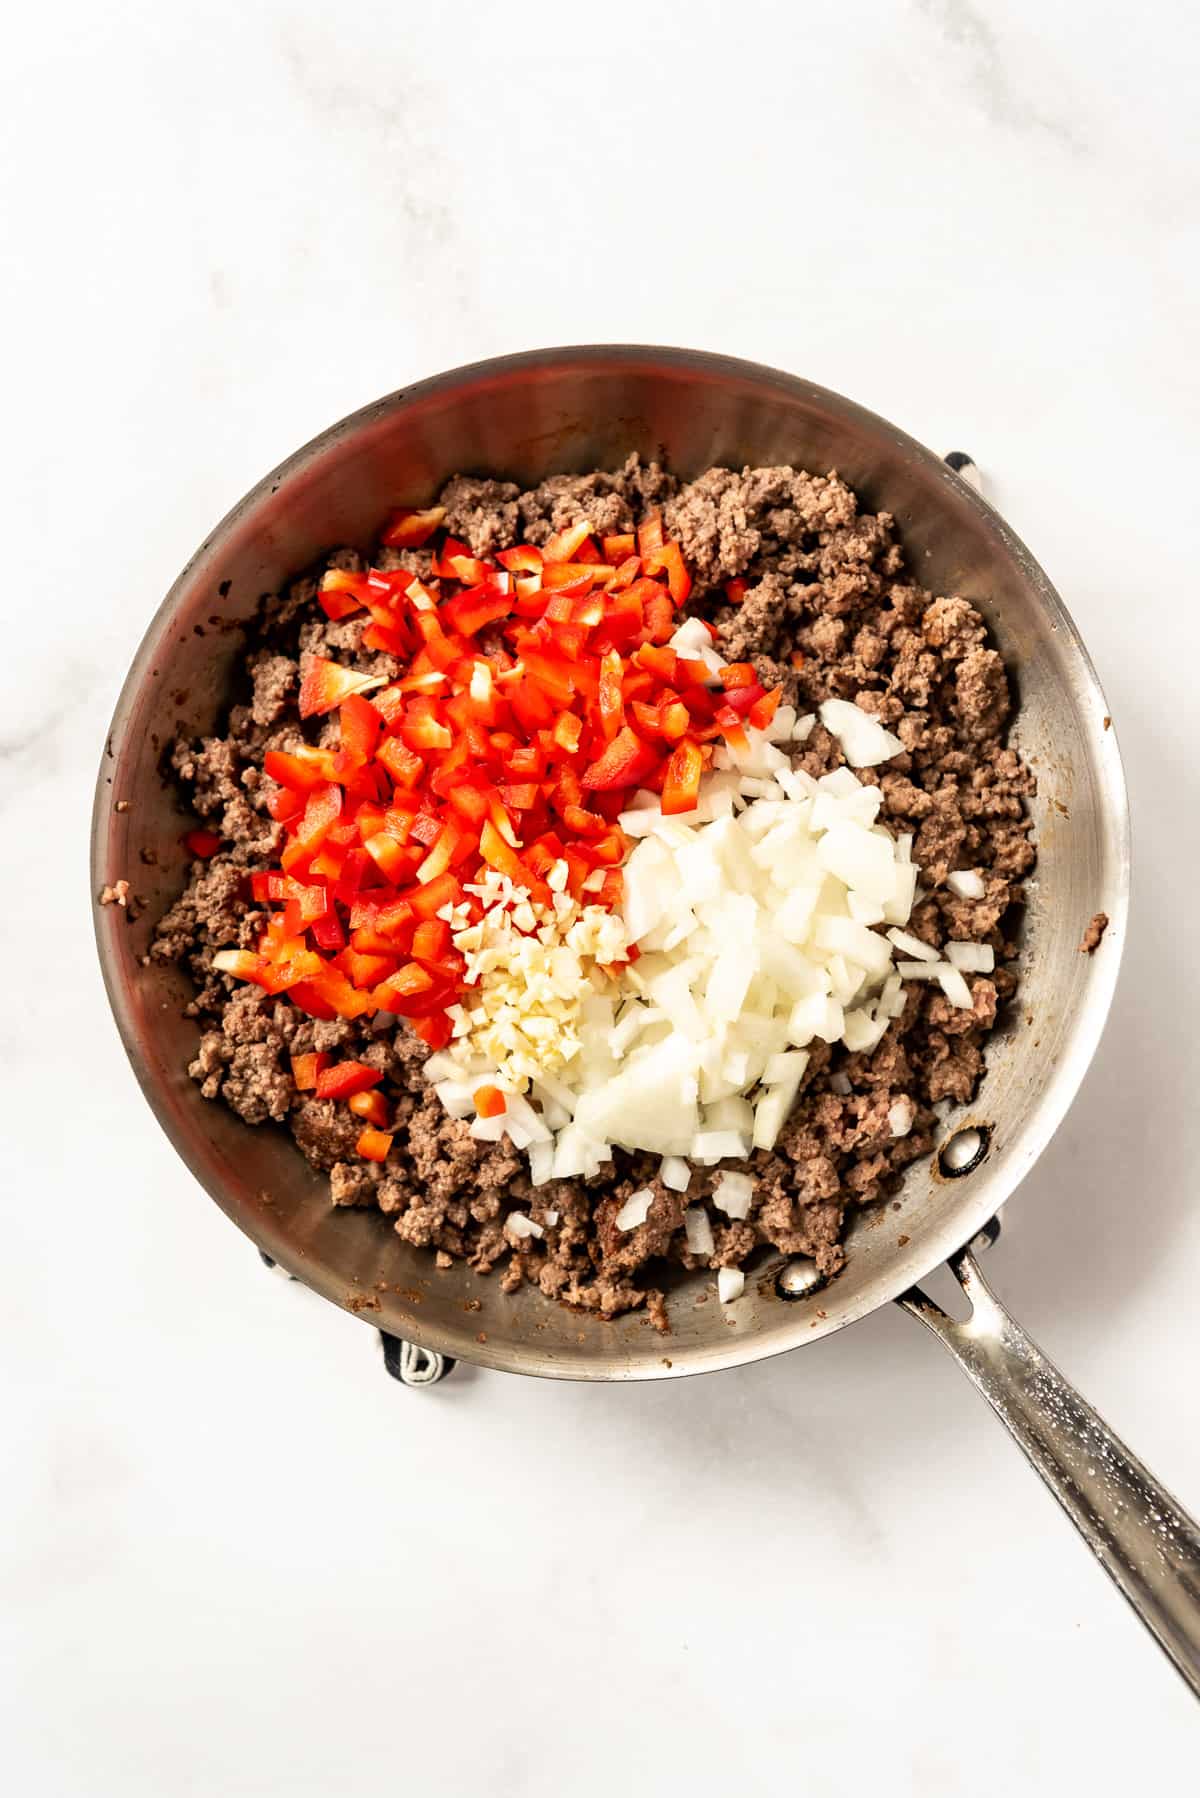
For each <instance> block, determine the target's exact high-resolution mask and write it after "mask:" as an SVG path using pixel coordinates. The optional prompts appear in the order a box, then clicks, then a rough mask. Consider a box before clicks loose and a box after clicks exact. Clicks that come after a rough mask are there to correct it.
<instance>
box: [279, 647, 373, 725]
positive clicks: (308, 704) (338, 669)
mask: <svg viewBox="0 0 1200 1798" xmlns="http://www.w3.org/2000/svg"><path fill="white" fill-rule="evenodd" d="M384 680H385V677H384V676H383V675H382V674H363V673H361V672H360V671H359V670H357V669H354V668H343V667H342V665H341V664H340V663H339V662H330V661H328V660H327V659H326V657H325V656H310V657H309V659H308V661H307V663H306V665H305V670H304V675H303V678H302V679H301V682H300V716H301V717H302V718H315V717H318V716H319V715H320V714H321V713H322V712H332V710H333V708H334V706H338V705H341V703H342V701H343V700H344V699H348V698H349V696H350V694H351V693H365V692H368V691H369V690H370V689H371V688H372V687H382V686H383V685H384Z"/></svg>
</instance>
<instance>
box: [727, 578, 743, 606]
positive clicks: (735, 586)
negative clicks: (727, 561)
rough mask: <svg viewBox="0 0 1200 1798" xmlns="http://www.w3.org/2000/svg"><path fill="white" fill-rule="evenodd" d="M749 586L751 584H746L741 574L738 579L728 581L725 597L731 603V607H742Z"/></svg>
mask: <svg viewBox="0 0 1200 1798" xmlns="http://www.w3.org/2000/svg"><path fill="white" fill-rule="evenodd" d="M748 584H749V583H748V582H746V581H744V580H743V579H742V577H741V575H740V574H739V575H738V576H737V577H736V579H735V580H732V581H726V583H725V597H726V599H727V600H728V601H729V603H730V605H731V606H740V605H741V603H742V601H743V600H744V599H745V597H746V588H747V585H748Z"/></svg>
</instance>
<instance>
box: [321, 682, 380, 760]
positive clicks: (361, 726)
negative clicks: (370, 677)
mask: <svg viewBox="0 0 1200 1798" xmlns="http://www.w3.org/2000/svg"><path fill="white" fill-rule="evenodd" d="M338 724H339V726H340V728H341V735H342V746H341V748H340V749H339V750H338V752H337V754H336V755H335V756H334V759H333V766H334V772H335V773H336V774H337V776H338V778H339V779H344V778H345V777H346V776H347V775H351V774H355V773H356V772H357V771H358V770H359V769H360V768H363V767H365V766H366V764H367V763H368V762H369V761H370V760H371V757H372V756H373V755H374V753H375V745H376V744H377V743H378V741H379V733H380V731H381V730H382V729H383V719H382V718H381V717H380V715H379V713H378V712H377V711H376V710H375V707H374V706H373V705H372V704H371V702H370V700H369V699H364V698H363V696H362V694H361V693H351V695H350V697H349V699H344V700H343V701H342V703H341V705H340V707H339V708H338Z"/></svg>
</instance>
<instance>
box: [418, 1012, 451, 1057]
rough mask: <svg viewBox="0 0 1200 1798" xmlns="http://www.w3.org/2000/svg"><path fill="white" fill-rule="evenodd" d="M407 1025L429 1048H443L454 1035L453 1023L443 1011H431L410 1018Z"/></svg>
mask: <svg viewBox="0 0 1200 1798" xmlns="http://www.w3.org/2000/svg"><path fill="white" fill-rule="evenodd" d="M408 1021H409V1025H410V1026H411V1028H412V1029H413V1030H414V1031H415V1032H416V1034H417V1035H418V1036H419V1037H420V1038H421V1040H422V1042H424V1043H427V1044H428V1045H429V1047H430V1048H431V1049H444V1048H445V1047H446V1044H447V1043H448V1042H449V1041H450V1039H451V1037H452V1036H453V1035H454V1025H453V1024H452V1023H451V1022H450V1019H449V1018H448V1017H447V1016H446V1014H445V1012H444V1011H435V1012H431V1013H430V1014H429V1016H428V1017H424V1018H410V1019H409V1020H408Z"/></svg>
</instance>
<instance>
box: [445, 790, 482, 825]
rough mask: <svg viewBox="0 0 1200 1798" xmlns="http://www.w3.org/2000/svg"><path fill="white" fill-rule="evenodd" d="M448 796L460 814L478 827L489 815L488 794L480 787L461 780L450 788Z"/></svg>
mask: <svg viewBox="0 0 1200 1798" xmlns="http://www.w3.org/2000/svg"><path fill="white" fill-rule="evenodd" d="M446 797H447V798H448V800H449V802H450V804H451V805H452V806H453V807H454V809H455V811H456V812H457V813H458V814H459V816H460V817H462V818H465V819H466V821H467V823H468V824H473V825H474V826H475V827H476V828H477V829H478V827H479V826H480V825H481V824H482V823H483V820H484V819H485V818H486V817H487V813H488V802H487V795H486V794H485V793H484V792H483V790H482V788H480V787H477V786H474V785H467V784H466V783H465V782H460V783H459V784H458V785H455V786H452V787H451V788H450V791H449V793H448V794H447V796H446Z"/></svg>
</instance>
